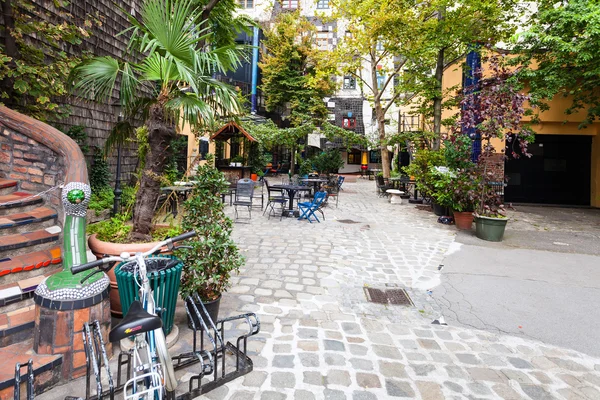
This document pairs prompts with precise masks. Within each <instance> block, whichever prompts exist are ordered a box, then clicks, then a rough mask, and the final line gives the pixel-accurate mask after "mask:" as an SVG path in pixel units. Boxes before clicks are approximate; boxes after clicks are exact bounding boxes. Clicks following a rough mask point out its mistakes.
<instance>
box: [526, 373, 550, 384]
mask: <svg viewBox="0 0 600 400" xmlns="http://www.w3.org/2000/svg"><path fill="white" fill-rule="evenodd" d="M531 375H532V376H533V377H534V378H536V379H537V380H538V381H539V382H540V383H542V384H550V383H552V379H550V377H549V376H548V375H546V374H545V373H543V372H541V371H533V372H531Z"/></svg>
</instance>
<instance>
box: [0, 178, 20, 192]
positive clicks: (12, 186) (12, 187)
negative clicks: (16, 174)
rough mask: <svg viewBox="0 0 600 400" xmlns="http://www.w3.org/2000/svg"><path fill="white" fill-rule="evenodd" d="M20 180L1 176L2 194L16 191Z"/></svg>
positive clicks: (0, 187) (0, 189)
mask: <svg viewBox="0 0 600 400" xmlns="http://www.w3.org/2000/svg"><path fill="white" fill-rule="evenodd" d="M18 184H19V182H18V181H15V180H13V179H4V178H0V196H1V195H7V194H11V193H13V192H15V191H16V190H17V188H18Z"/></svg>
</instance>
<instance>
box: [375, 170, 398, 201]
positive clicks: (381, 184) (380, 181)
mask: <svg viewBox="0 0 600 400" xmlns="http://www.w3.org/2000/svg"><path fill="white" fill-rule="evenodd" d="M376 178H377V180H376V181H375V182H376V183H377V189H378V190H379V197H385V196H387V195H388V194H387V193H386V191H387V190H388V189H393V188H394V187H393V185H390V184H389V183H386V181H385V179H384V178H383V176H381V175H377V177H376Z"/></svg>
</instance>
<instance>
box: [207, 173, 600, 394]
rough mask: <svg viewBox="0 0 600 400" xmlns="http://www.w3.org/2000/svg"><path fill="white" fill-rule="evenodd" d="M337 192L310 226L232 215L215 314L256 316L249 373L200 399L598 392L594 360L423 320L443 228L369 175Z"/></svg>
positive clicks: (450, 234)
mask: <svg viewBox="0 0 600 400" xmlns="http://www.w3.org/2000/svg"><path fill="white" fill-rule="evenodd" d="M344 188H345V190H344V191H343V192H342V195H341V196H340V201H339V208H337V209H336V208H335V207H332V208H327V209H326V210H325V215H326V220H325V221H323V222H322V223H320V224H317V223H313V224H309V223H308V222H306V221H297V220H295V219H292V218H290V219H284V220H283V221H279V219H277V218H275V219H274V218H271V219H270V220H268V219H267V217H266V216H264V217H263V216H262V215H259V213H258V212H255V213H254V214H253V217H252V219H251V220H250V221H249V222H238V223H236V226H235V230H234V235H235V239H236V241H237V242H238V243H239V244H240V247H241V248H242V249H243V251H244V254H245V256H246V258H247V262H246V266H245V267H244V268H243V270H242V271H241V274H240V275H239V276H237V277H235V278H234V285H233V287H232V289H231V290H230V291H229V292H228V293H227V294H226V295H225V296H224V299H223V304H222V309H223V311H222V312H223V313H225V314H228V313H229V314H235V313H239V312H241V311H253V312H256V313H257V314H258V315H259V316H260V318H261V323H262V324H261V333H260V334H259V335H258V336H257V337H254V338H253V340H252V341H251V342H250V348H251V350H252V351H251V357H252V359H253V361H254V366H255V370H254V371H253V372H252V373H250V374H248V375H246V376H245V377H243V378H240V379H238V380H236V381H234V382H231V383H230V384H228V385H227V386H225V387H221V388H219V389H216V390H214V391H212V392H210V393H208V394H207V395H206V397H208V398H211V399H353V400H363V399H365V400H368V399H377V398H396V397H405V398H415V399H426V400H436V399H465V398H469V399H475V398H487V399H536V400H537V399H600V360H599V359H595V358H591V357H589V356H586V355H583V354H580V353H577V352H575V351H571V350H568V349H560V348H556V347H552V346H547V345H544V344H542V343H539V342H534V341H529V340H524V339H521V338H516V337H510V336H499V335H496V334H492V333H488V332H484V331H477V330H468V329H462V328H457V327H451V326H443V325H434V324H431V322H432V320H433V319H435V318H437V310H436V309H435V305H434V303H433V302H432V301H430V298H429V296H428V294H427V290H428V289H433V290H435V289H434V288H435V286H436V285H437V284H439V277H440V276H439V274H440V271H439V270H438V268H439V266H440V264H441V263H442V262H443V257H444V254H445V253H446V252H447V251H448V250H449V249H452V247H453V241H454V232H455V231H454V227H447V226H443V225H440V224H438V223H437V222H436V220H435V218H434V217H433V215H432V214H430V213H427V212H422V211H418V210H416V209H415V208H414V207H413V206H409V205H400V206H399V205H391V204H389V203H388V202H387V201H386V200H385V199H378V198H377V196H376V194H375V192H374V188H375V184H374V183H373V182H372V181H370V182H369V181H363V180H359V181H358V182H356V183H351V182H348V181H347V182H346V183H345V187H344ZM230 211H231V210H230ZM441 273H443V270H442V272H441ZM365 287H375V288H383V289H385V288H393V287H399V288H404V289H406V290H407V292H408V293H409V295H410V297H411V298H412V300H413V302H414V304H415V306H414V307H402V306H393V305H379V304H374V303H369V302H367V300H366V297H365V294H364V289H365Z"/></svg>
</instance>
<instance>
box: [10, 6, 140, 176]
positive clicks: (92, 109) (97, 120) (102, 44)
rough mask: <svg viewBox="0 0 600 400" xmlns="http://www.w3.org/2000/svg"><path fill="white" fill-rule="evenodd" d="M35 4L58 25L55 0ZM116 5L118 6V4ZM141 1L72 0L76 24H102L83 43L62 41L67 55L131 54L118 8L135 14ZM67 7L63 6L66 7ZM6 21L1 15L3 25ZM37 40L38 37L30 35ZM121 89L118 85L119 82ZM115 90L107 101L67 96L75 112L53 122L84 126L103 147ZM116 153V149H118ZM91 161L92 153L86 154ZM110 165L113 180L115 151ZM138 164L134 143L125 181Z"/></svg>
mask: <svg viewBox="0 0 600 400" xmlns="http://www.w3.org/2000/svg"><path fill="white" fill-rule="evenodd" d="M32 3H33V4H34V5H35V7H37V8H39V9H42V10H43V11H44V17H45V19H46V20H48V21H50V22H52V23H55V24H58V23H60V22H61V21H62V19H61V17H59V16H58V13H57V11H58V10H57V9H56V7H55V4H54V3H55V2H54V1H52V0H32ZM115 5H117V6H119V7H116V6H115ZM140 5H141V0H127V1H126V0H77V1H71V2H70V3H69V5H68V6H67V8H66V10H67V11H68V12H69V13H70V14H71V15H72V20H71V21H69V22H74V23H76V24H78V23H81V24H82V23H83V21H84V19H85V18H86V16H87V15H93V16H94V17H95V18H97V19H99V20H100V21H101V22H102V24H101V26H94V27H93V29H92V35H91V36H90V37H89V38H87V39H86V40H84V42H83V43H82V44H81V45H80V46H73V45H70V44H66V43H65V44H63V50H64V51H65V52H67V53H68V54H81V53H82V52H83V51H85V52H88V53H91V54H94V55H97V56H112V57H116V58H122V57H128V54H127V52H126V48H127V40H128V37H129V36H128V35H120V36H119V35H118V33H120V32H122V31H123V30H124V29H126V28H127V27H128V26H129V22H128V21H127V18H126V16H125V15H124V14H123V12H122V11H121V10H120V9H119V8H120V7H122V8H123V9H125V10H126V11H128V12H131V13H133V14H135V13H136V12H139V10H140ZM63 10H64V9H63ZM3 23H4V21H3V19H2V15H1V14H0V25H3ZM3 35H4V30H0V42H2V41H3ZM29 40H31V41H32V42H35V40H37V39H35V36H34V37H31V38H29ZM117 90H118V85H117ZM117 90H115V96H113V98H112V99H110V100H109V101H107V102H106V103H105V104H97V103H93V102H86V101H82V100H81V99H75V98H67V99H65V100H64V103H67V104H69V105H70V106H71V109H72V113H71V116H70V117H69V118H67V119H64V120H60V121H56V122H54V123H52V125H54V126H56V127H58V128H59V129H60V130H62V131H65V132H66V131H67V130H68V129H69V128H70V127H71V126H75V125H82V126H84V127H85V128H86V129H85V131H86V133H87V135H88V144H89V145H90V146H97V147H101V148H102V147H103V146H104V143H105V142H106V138H107V137H108V134H109V133H110V130H111V128H112V127H113V126H114V125H115V124H116V122H117V118H118V110H116V108H115V107H113V106H111V104H114V103H116V102H117V100H118V97H117V96H118V95H117V94H118V91H117ZM115 153H116V152H115ZM86 158H87V159H88V161H90V159H91V154H86ZM108 163H109V167H110V169H111V171H112V174H113V176H112V177H111V179H113V180H114V173H115V171H116V165H117V161H116V154H115V155H113V156H111V157H109V159H108ZM136 165H137V149H136V147H135V146H129V147H128V148H127V149H125V151H124V152H123V157H122V161H121V171H122V177H121V178H122V180H124V181H125V182H127V180H128V179H129V178H130V176H131V174H132V172H134V171H135V168H136Z"/></svg>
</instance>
